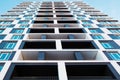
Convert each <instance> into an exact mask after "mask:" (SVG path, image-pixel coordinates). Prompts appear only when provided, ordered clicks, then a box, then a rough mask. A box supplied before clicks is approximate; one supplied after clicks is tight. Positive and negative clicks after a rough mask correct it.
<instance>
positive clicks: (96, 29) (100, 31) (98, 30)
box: [89, 28, 103, 33]
mask: <svg viewBox="0 0 120 80" xmlns="http://www.w3.org/2000/svg"><path fill="white" fill-rule="evenodd" d="M89 30H90V32H91V33H103V31H102V30H101V29H98V28H92V29H89Z"/></svg>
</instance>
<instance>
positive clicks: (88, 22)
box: [82, 21, 92, 24]
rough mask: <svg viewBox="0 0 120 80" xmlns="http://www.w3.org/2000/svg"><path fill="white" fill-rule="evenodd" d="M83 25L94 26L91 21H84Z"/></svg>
mask: <svg viewBox="0 0 120 80" xmlns="http://www.w3.org/2000/svg"><path fill="white" fill-rule="evenodd" d="M82 23H83V24H92V22H91V21H82Z"/></svg>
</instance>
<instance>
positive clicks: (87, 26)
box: [83, 25, 92, 28]
mask: <svg viewBox="0 0 120 80" xmlns="http://www.w3.org/2000/svg"><path fill="white" fill-rule="evenodd" d="M83 27H86V28H91V27H92V26H91V25H83Z"/></svg>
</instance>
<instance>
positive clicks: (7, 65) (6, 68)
mask: <svg viewBox="0 0 120 80" xmlns="http://www.w3.org/2000/svg"><path fill="white" fill-rule="evenodd" d="M10 64H11V62H6V64H5V65H4V68H3V69H2V71H1V72H0V80H3V79H4V77H5V75H6V73H7V71H8V69H9V67H10Z"/></svg>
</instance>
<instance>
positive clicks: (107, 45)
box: [100, 41, 120, 49]
mask: <svg viewBox="0 0 120 80" xmlns="http://www.w3.org/2000/svg"><path fill="white" fill-rule="evenodd" d="M100 43H101V45H102V46H103V47H104V48H105V49H119V48H120V47H119V46H118V45H117V44H116V43H115V42H114V41H100Z"/></svg>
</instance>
